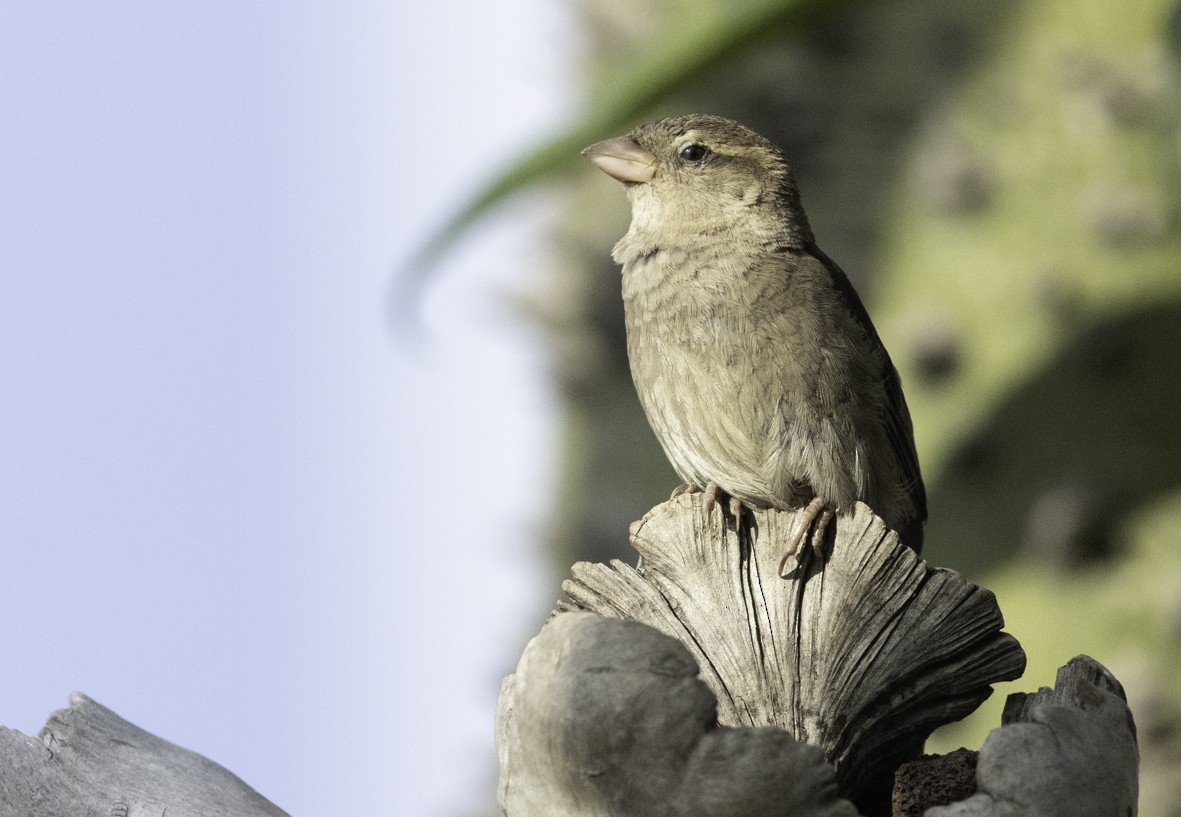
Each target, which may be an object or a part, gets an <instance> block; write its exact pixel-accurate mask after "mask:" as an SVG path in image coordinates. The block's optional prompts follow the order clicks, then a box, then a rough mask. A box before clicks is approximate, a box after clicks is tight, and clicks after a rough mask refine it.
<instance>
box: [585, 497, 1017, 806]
mask: <svg viewBox="0 0 1181 817" xmlns="http://www.w3.org/2000/svg"><path fill="white" fill-rule="evenodd" d="M703 508H704V504H703V502H702V501H701V498H700V497H699V496H692V495H687V496H681V497H678V498H677V499H674V500H671V501H669V502H666V503H664V504H662V505H660V506H658V507H656V508H654V509H653V510H652V511H651V512H650V513H649V514H648V515H647V516H645V517H644V518H643V519H642V520H640V521H639V522H637V523H635V524H633V526H632V530H631V534H632V536H631V538H632V545H633V546H634V547H635V548H636V550H637V551H639V553H640V556H641V559H640V563H639V565H638V566H637V567H634V568H633V567H631V566H629V565H626V564H624V563H622V562H619V561H614V562H612V563H611V564H610V565H601V564H586V563H580V564H578V565H575V566H574V568H573V579H571V580H568V581H567V582H566V583H565V584H564V585H563V589H565V591H566V592H567V594H568V595H569V596H570V598H571V599H572V603H571V604H567V605H563V607H565V608H573V609H583V610H589V611H593V612H597V613H599V614H601V615H605V616H611V617H616V618H627V619H634V620H636V621H640V622H644V623H647V624H650V625H652V626H654V627H656V628H657V629H659V630H661V631H663V632H665V633H668V634H669V635H672V636H673V637H675V638H676V639H678V640H679V641H680V642H681V643H683V644H684V645H686V647H687V648H688V650H689V651H690V653H691V654H692V656H693V658H694V659H695V660H696V662H697V664H698V665H699V666H700V667H701V671H702V679H703V680H704V681H705V683H706V684H707V685H708V686H709V688H710V690H711V691H712V692H713V693H714V695H716V696H717V700H718V721H719V722H720V723H721V724H722V725H725V726H779V727H783V728H785V729H787V730H788V731H789V732H790V733H791V734H792V735H793V736H794V737H795V738H796V739H798V740H800V741H803V742H806V743H808V744H812V745H815V746H819V747H821V748H822V749H823V750H824V755H825V757H826V759H827V760H828V761H829V762H831V763H832V764H833V765H834V766H835V767H836V771H837V779H838V783H839V785H840V791H841V793H842V794H843V795H844V796H846V797H848V798H849V799H851V800H852V801H853V802H854V803H856V804H857V805H858V807H859V808H861V809H862V810H863V811H864V812H866V813H888V809H889V798H890V790H891V788H892V782H893V781H892V776H893V773H894V770H895V769H896V768H897V767H898V765H899V764H900V763H901V762H903V761H905V760H908V759H911V758H913V757H915V756H917V755H918V753H919V751H920V750H921V747H922V743H923V741H924V740H925V739H926V737H927V735H928V734H929V733H930V732H931V731H932V730H933V729H935V728H936V727H937V726H939V725H941V724H944V723H948V722H951V721H954V720H958V719H960V718H962V717H964V716H965V715H967V714H968V713H970V712H971V711H972V710H974V709H975V708H976V707H977V706H978V705H979V704H980V702H981V701H983V700H984V699H985V698H987V697H988V696H989V695H990V694H991V691H992V690H991V686H990V685H991V684H993V683H995V682H997V681H1001V680H1008V679H1012V678H1016V677H1018V676H1019V675H1020V674H1021V672H1022V670H1023V669H1024V666H1025V656H1024V653H1023V652H1022V651H1021V648H1020V646H1019V645H1018V644H1017V642H1016V640H1015V639H1013V638H1012V637H1011V636H1009V635H1007V634H1005V633H1002V632H1001V627H1002V626H1003V625H1004V622H1003V619H1002V617H1001V614H1000V611H999V609H998V608H997V605H996V601H995V598H994V597H993V595H992V594H991V593H990V592H988V591H987V590H984V589H981V588H979V587H976V586H975V585H972V584H971V583H969V582H968V581H966V580H965V579H964V578H962V577H961V576H959V575H958V574H956V573H954V572H953V571H950V570H944V569H938V568H931V567H929V566H927V564H926V563H925V562H923V561H922V560H921V559H919V557H918V556H917V555H916V554H915V553H914V552H913V551H911V550H909V549H907V548H905V547H903V546H902V545H901V544H900V543H899V542H898V538H897V536H896V534H894V533H893V532H891V531H888V530H887V529H886V527H885V525H884V524H883V523H882V522H881V520H880V519H878V518H877V517H876V516H875V515H874V514H873V512H872V511H871V510H870V509H869V508H868V507H866V506H865V505H862V504H858V506H857V507H856V509H855V510H854V512H853V513H851V514H849V515H848V516H841V517H838V518H837V519H835V520H834V523H835V524H834V526H835V535H834V536H833V537H832V541H831V548H830V551H829V553H828V554H827V559H826V561H825V563H824V564H823V565H822V564H820V563H819V562H818V560H812V561H811V562H805V564H804V565H802V566H801V568H800V569H799V570H798V571H797V575H794V576H792V577H790V578H788V579H783V578H780V577H779V575H778V573H777V569H776V568H777V566H778V563H779V560H780V557H781V556H782V554H783V553H784V550H785V548H786V547H787V541H788V538H789V536H790V532H791V530H792V526H793V524H794V522H795V520H796V514H794V513H783V512H778V511H773V510H771V511H758V512H756V513H755V514H754V524H753V526H752V527H751V528H750V533H749V534H748V533H747V529H746V527H745V526H744V528H743V531H742V532H741V533H738V532H735V530H734V529H733V527H730V528H724V527H723V526H722V524H721V523H720V522H719V515H718V513H717V512H716V511H715V513H714V515H713V516H712V517H707V516H706V514H705V513H704V510H703ZM834 526H830V527H834Z"/></svg>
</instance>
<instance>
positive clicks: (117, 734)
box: [0, 695, 286, 817]
mask: <svg viewBox="0 0 1181 817" xmlns="http://www.w3.org/2000/svg"><path fill="white" fill-rule="evenodd" d="M0 769H2V770H3V772H2V773H0V815H5V817H8V815H12V816H13V817H16V815H20V817H66V815H91V814H93V815H116V816H120V817H131V815H167V817H198V815H201V817H285V814H286V813H285V812H284V811H282V810H281V809H279V808H278V807H276V806H274V805H273V804H271V803H270V802H268V801H267V800H266V799H264V798H263V797H262V795H260V794H258V793H257V792H256V791H254V790H253V789H251V788H250V787H249V786H247V785H246V784H245V783H243V782H242V781H241V780H240V779H239V778H237V777H235V776H234V775H233V774H231V773H230V772H228V771H226V770H225V769H224V768H222V767H221V766H218V765H217V764H216V763H214V762H213V761H211V760H208V759H206V758H204V757H202V756H201V755H198V754H196V753H195V752H191V751H189V750H188V749H182V748H181V747H179V746H176V745H175V744H172V743H169V742H168V741H166V740H163V739H161V738H158V737H156V736H155V735H152V734H149V733H148V732H145V731H144V730H142V729H140V728H139V727H138V726H135V725H133V724H131V723H128V722H127V721H125V720H123V719H122V718H120V717H119V716H118V715H116V714H115V713H114V712H112V711H111V710H109V709H107V708H106V707H105V706H102V705H101V704H98V703H96V702H95V701H92V700H91V699H90V698H87V697H86V696H85V695H73V696H71V698H70V707H69V708H68V709H62V710H59V711H57V712H54V713H53V714H52V715H51V716H50V717H49V720H48V722H47V723H46V724H45V728H44V729H42V730H41V733H40V735H39V736H38V737H37V738H30V737H27V736H25V735H22V734H21V733H19V732H15V731H13V730H11V729H5V728H0Z"/></svg>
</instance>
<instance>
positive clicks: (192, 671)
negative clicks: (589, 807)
mask: <svg viewBox="0 0 1181 817" xmlns="http://www.w3.org/2000/svg"><path fill="white" fill-rule="evenodd" d="M570 25H571V24H570V21H569V20H567V19H566V18H565V17H563V16H562V14H561V9H560V8H557V7H556V6H555V4H546V3H544V2H543V0H496V2H492V3H487V4H466V3H460V2H457V0H444V2H441V3H434V4H417V5H411V4H400V3H378V2H368V3H367V2H340V3H328V2H296V3H249V4H247V3H243V4H230V3H208V2H170V3H167V4H161V3H148V2H102V3H98V2H89V1H87V2H78V0H72V1H71V2H55V1H54V0H39V1H38V2H36V3H26V2H19V1H18V0H12V2H8V1H7V0H0V108H2V109H3V110H4V111H5V115H4V118H3V122H2V123H0V157H2V158H0V191H2V193H0V208H3V213H2V216H0V225H2V226H0V379H2V383H3V387H2V389H0V462H2V463H3V465H2V466H0V541H2V543H3V547H4V553H5V570H4V573H3V578H4V592H3V593H2V594H0V621H2V622H3V625H2V626H0V654H3V655H4V656H5V672H4V673H3V674H2V675H0V725H4V726H9V727H12V728H15V729H18V730H20V731H22V732H25V733H26V734H36V732H37V731H38V730H39V729H40V728H41V726H42V724H43V723H44V720H45V718H46V717H47V716H48V715H49V713H50V712H51V711H52V710H54V709H57V708H60V707H62V706H64V705H65V704H66V699H67V695H68V694H69V693H70V692H72V691H81V692H85V693H87V694H88V695H90V696H91V697H94V698H95V699H97V700H98V701H100V702H101V703H103V704H105V705H107V706H109V707H111V708H113V709H114V710H115V711H116V712H119V713H120V714H121V715H123V716H124V717H126V718H128V719H129V720H131V721H132V722H134V723H136V724H138V725H140V726H142V727H143V728H145V729H148V730H149V731H152V732H154V733H155V734H158V735H160V736H161V737H164V738H167V739H169V740H172V741H174V742H176V743H179V744H181V745H183V746H186V747H188V748H191V749H194V750H196V751H198V752H201V753H203V754H205V755H207V756H208V757H210V758H211V759H213V760H215V761H217V762H219V763H221V764H222V765H224V766H226V767H227V768H229V769H230V770H231V771H233V772H235V773H236V774H238V775H239V776H241V777H242V778H243V779H245V780H246V781H247V782H248V783H249V784H251V785H252V786H254V787H255V788H257V789H258V790H259V791H260V792H261V793H262V794H263V795H264V796H266V797H267V798H268V799H271V800H272V801H273V802H275V803H276V804H277V805H279V806H280V807H282V808H284V809H286V810H287V811H289V812H290V813H292V814H293V815H300V816H301V817H303V815H317V814H398V815H403V814H414V815H450V814H461V813H465V812H466V813H471V812H472V811H473V810H475V809H480V810H483V811H485V812H487V811H489V810H491V808H492V802H491V800H490V797H491V794H492V782H493V777H494V769H493V767H492V762H493V754H492V742H491V741H492V738H491V729H492V725H491V718H492V710H493V706H494V703H495V696H496V692H497V686H498V684H499V679H500V676H501V675H502V674H503V673H505V672H507V671H509V670H510V669H511V665H512V662H513V660H514V659H515V656H516V654H517V653H519V650H520V648H521V647H522V646H523V643H524V640H525V639H526V638H527V637H528V636H529V635H531V634H532V633H533V632H534V631H535V630H536V628H537V626H539V624H540V620H541V616H542V615H543V614H544V611H545V609H546V608H547V606H548V604H549V603H550V602H551V601H552V598H554V597H556V594H557V588H551V587H549V586H548V585H547V581H548V578H547V575H548V574H547V572H546V570H545V569H544V568H543V567H541V566H540V564H539V562H538V560H537V559H536V553H535V551H536V542H537V540H538V538H539V537H538V531H539V530H540V529H541V528H542V526H543V525H544V523H545V518H546V513H547V511H548V504H549V501H550V498H551V497H550V493H549V485H550V484H551V482H552V475H553V473H554V471H555V466H554V463H553V462H552V457H551V453H550V452H551V451H552V449H553V437H554V434H555V429H554V422H553V419H552V397H551V395H550V392H549V385H548V383H547V380H546V371H545V360H544V353H543V351H542V350H541V349H540V348H539V345H538V344H537V342H536V338H535V337H534V335H533V334H532V332H531V331H530V329H529V327H527V326H523V325H521V324H520V322H519V321H518V320H517V319H516V318H514V317H513V314H512V311H511V309H509V308H507V306H506V304H505V299H504V295H503V293H504V291H505V289H506V288H508V287H511V286H513V285H514V284H517V285H520V284H521V283H522V282H523V281H525V280H527V276H528V275H530V274H537V272H538V267H540V266H542V265H543V259H544V254H543V253H542V252H540V251H539V249H538V244H539V238H538V234H539V225H540V224H541V223H542V220H543V212H544V211H543V203H539V202H537V201H530V202H526V203H523V204H520V205H518V206H515V207H511V208H509V209H507V210H505V211H503V212H502V213H501V214H500V215H499V216H498V217H497V218H495V219H494V220H493V221H492V224H491V226H489V227H486V228H484V229H482V230H479V231H478V232H477V234H476V235H475V236H474V237H473V238H471V239H470V240H468V241H466V242H465V243H464V244H463V245H462V246H461V248H460V249H459V251H458V252H456V253H455V254H454V255H453V256H451V257H450V258H449V260H448V262H447V264H446V265H445V267H444V268H443V270H442V272H441V275H440V278H439V280H438V282H437V284H436V285H435V286H433V287H432V289H431V290H430V291H429V292H428V293H427V297H426V302H425V303H426V308H425V313H426V314H425V318H424V323H425V325H426V327H427V328H426V336H425V338H426V339H425V342H424V343H420V344H417V345H416V346H414V347H413V348H408V347H406V346H404V345H403V346H400V345H399V344H398V342H397V340H396V339H395V336H394V334H393V333H391V331H390V328H389V326H388V324H387V315H386V314H385V312H384V310H385V308H386V305H387V298H388V294H389V292H390V283H391V275H392V274H393V271H394V270H395V269H396V268H397V266H398V264H399V263H400V262H402V261H404V260H405V259H406V257H407V256H408V255H409V254H410V252H411V251H412V250H413V248H414V246H415V244H416V242H418V241H420V240H421V239H422V238H423V236H424V235H425V234H426V233H427V232H428V231H429V230H430V229H431V228H432V227H433V226H437V224H438V223H439V222H440V221H441V220H442V219H443V218H444V217H445V215H446V214H447V213H448V212H450V210H451V208H453V207H454V206H456V204H457V203H458V201H459V199H460V198H461V197H462V196H463V195H464V194H466V193H470V192H471V191H472V190H473V189H474V187H475V186H476V185H477V184H478V182H479V180H480V179H482V178H484V177H485V175H486V174H488V173H489V172H491V170H492V169H494V168H495V167H497V166H498V165H499V164H501V163H503V162H504V161H506V160H507V159H508V158H510V157H512V156H514V155H516V154H517V152H518V151H520V150H521V149H524V148H526V147H528V146H529V145H530V144H531V143H532V142H533V141H534V140H537V139H540V138H541V137H542V136H544V135H545V134H546V133H548V132H549V131H550V130H551V129H553V128H556V127H558V126H559V125H560V124H561V122H562V120H563V117H564V116H566V115H568V113H569V110H570V105H571V101H570V94H569V92H568V90H567V89H566V88H565V78H566V76H567V72H568V71H569V63H570V61H571V60H570V55H569V53H568V52H569V49H570V47H571V46H570V43H571V40H572V38H571V31H570Z"/></svg>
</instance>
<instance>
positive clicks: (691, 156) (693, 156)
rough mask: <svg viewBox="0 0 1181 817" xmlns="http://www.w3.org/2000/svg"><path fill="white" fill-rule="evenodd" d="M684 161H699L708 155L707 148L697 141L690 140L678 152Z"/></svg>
mask: <svg viewBox="0 0 1181 817" xmlns="http://www.w3.org/2000/svg"><path fill="white" fill-rule="evenodd" d="M678 155H679V156H680V157H681V158H682V159H684V160H685V161H686V162H700V161H701V160H702V159H704V158H705V157H706V156H708V155H709V148H707V147H706V146H705V145H703V144H700V143H699V142H690V143H689V144H687V145H685V146H684V147H683V148H681V152H680V154H678Z"/></svg>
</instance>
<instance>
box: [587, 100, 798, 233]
mask: <svg viewBox="0 0 1181 817" xmlns="http://www.w3.org/2000/svg"><path fill="white" fill-rule="evenodd" d="M582 153H583V155H584V156H586V157H587V158H588V159H590V160H591V161H592V162H594V163H595V165H596V166H598V168H599V169H600V170H602V171H603V172H604V173H606V174H607V175H608V176H610V177H612V178H613V179H616V180H617V181H620V182H623V184H624V186H625V187H626V188H627V193H628V197H629V198H630V199H631V202H632V226H633V230H634V229H637V228H638V229H639V230H645V231H653V232H666V231H668V230H670V229H676V230H683V231H686V232H692V231H701V230H711V231H716V230H727V229H735V228H739V227H743V226H747V227H755V226H757V225H763V226H765V227H766V228H767V229H768V230H770V229H771V228H772V225H774V228H775V231H776V232H785V233H786V234H785V235H784V236H783V238H784V240H787V241H794V242H795V243H804V242H810V241H811V240H812V234H811V230H810V229H809V227H808V221H807V218H806V217H805V215H804V211H803V209H802V208H801V207H800V201H799V193H798V192H797V191H796V186H795V180H794V179H793V177H792V173H791V168H790V167H789V166H788V164H787V160H786V159H784V157H783V154H782V153H781V152H780V151H779V149H778V148H777V147H775V146H774V145H773V144H771V143H770V142H769V141H767V140H766V139H765V138H763V137H762V136H760V135H759V134H757V133H755V132H754V131H752V130H751V129H750V128H747V127H746V126H744V125H740V124H739V123H737V122H735V121H734V120H732V119H726V118H724V117H721V116H708V115H704V114H691V115H689V116H678V117H674V118H671V119H662V120H660V121H659V122H652V123H650V124H647V125H640V126H639V127H637V128H635V129H634V130H633V131H632V132H631V133H629V134H627V135H626V136H618V137H616V138H614V139H606V140H604V141H602V142H597V143H595V144H593V145H591V146H590V147H588V148H586V149H585V150H583V151H582Z"/></svg>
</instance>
